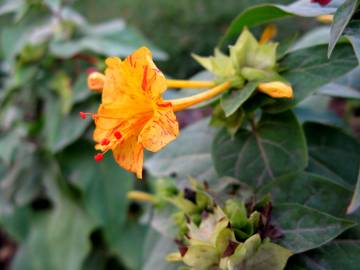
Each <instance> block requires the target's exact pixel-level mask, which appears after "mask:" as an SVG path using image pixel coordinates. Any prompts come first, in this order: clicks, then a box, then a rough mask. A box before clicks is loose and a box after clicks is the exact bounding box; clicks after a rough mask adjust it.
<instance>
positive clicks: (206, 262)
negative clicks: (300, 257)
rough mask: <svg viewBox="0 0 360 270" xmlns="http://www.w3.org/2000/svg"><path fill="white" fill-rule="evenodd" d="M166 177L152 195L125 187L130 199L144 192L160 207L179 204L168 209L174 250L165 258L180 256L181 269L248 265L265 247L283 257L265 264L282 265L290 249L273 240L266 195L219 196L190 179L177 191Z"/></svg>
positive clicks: (275, 231)
mask: <svg viewBox="0 0 360 270" xmlns="http://www.w3.org/2000/svg"><path fill="white" fill-rule="evenodd" d="M169 181H170V180H169ZM169 181H166V180H164V179H162V180H161V181H159V183H160V184H158V185H157V187H156V193H155V195H150V196H151V198H149V197H148V196H149V195H146V194H144V193H139V192H130V193H129V198H131V199H138V200H139V199H141V198H145V197H146V198H147V200H149V201H151V202H153V203H154V204H155V205H156V206H158V207H160V208H161V206H164V204H168V203H170V204H172V205H174V206H175V207H176V208H177V209H178V210H177V212H175V213H174V214H173V215H172V220H173V222H174V223H175V224H176V225H177V227H178V234H177V237H176V240H175V242H176V244H177V246H178V251H177V252H174V253H171V254H169V255H168V256H167V258H166V259H167V260H168V261H175V262H183V263H184V264H185V265H186V267H185V268H182V269H184V270H185V269H188V270H190V269H197V270H199V269H200V270H201V269H203V270H207V269H209V270H210V269H220V270H232V269H252V268H251V267H250V266H251V265H253V264H257V262H258V260H261V259H262V258H260V257H263V255H264V254H263V253H264V252H267V253H269V252H270V253H271V252H275V253H277V254H278V253H279V252H280V253H281V254H283V256H281V258H284V259H281V260H278V261H276V262H271V263H275V264H276V268H269V269H283V267H284V266H285V264H286V260H287V258H288V257H289V256H290V255H291V252H290V251H289V250H287V249H285V248H283V247H281V246H279V245H277V244H275V243H272V242H271V240H273V239H277V238H279V237H281V232H280V230H278V229H277V228H276V227H275V226H274V225H273V224H271V203H270V201H269V198H268V197H264V198H262V200H260V201H256V200H255V199H254V197H251V198H250V200H249V201H243V200H240V199H239V196H236V197H235V196H233V198H232V197H231V196H230V197H227V198H226V200H221V201H217V199H215V198H216V197H217V196H216V194H214V192H213V191H212V190H210V189H209V187H208V185H207V184H202V183H199V182H198V181H196V180H194V179H190V182H191V187H186V188H185V189H183V190H181V191H180V190H178V189H177V188H176V187H175V185H174V184H172V183H171V182H169ZM169 183H170V184H169ZM141 194H142V195H141ZM140 197H141V198H140ZM259 256H260V257H259ZM276 258H279V257H278V256H276ZM248 267H250V268H248Z"/></svg>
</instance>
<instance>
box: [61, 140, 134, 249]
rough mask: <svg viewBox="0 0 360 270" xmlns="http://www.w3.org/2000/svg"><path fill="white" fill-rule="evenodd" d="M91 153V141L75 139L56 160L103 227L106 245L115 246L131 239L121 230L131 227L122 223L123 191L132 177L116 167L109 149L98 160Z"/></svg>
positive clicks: (125, 199) (125, 210)
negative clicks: (99, 161) (103, 156)
mask: <svg viewBox="0 0 360 270" xmlns="http://www.w3.org/2000/svg"><path fill="white" fill-rule="evenodd" d="M94 153H95V151H94V150H93V146H92V145H91V144H89V143H87V142H86V141H79V144H78V145H76V146H72V147H71V148H68V149H66V150H65V152H64V153H63V154H62V155H61V156H60V161H61V165H62V169H63V171H64V174H65V176H66V178H67V179H68V180H70V181H71V183H73V184H74V185H76V186H77V187H78V188H79V189H80V190H81V191H82V192H83V197H84V204H85V208H86V209H87V211H88V212H89V213H90V214H91V215H92V217H93V218H94V219H95V220H96V222H97V223H98V224H99V225H100V226H101V228H103V230H104V232H103V233H104V237H105V240H106V242H107V243H108V245H109V247H110V249H112V250H117V248H118V247H117V245H119V243H118V242H121V243H124V241H126V240H128V241H129V242H131V241H134V240H131V237H130V236H129V235H128V234H127V233H124V230H127V229H129V230H130V229H132V227H130V225H125V221H126V214H127V207H128V200H127V197H126V194H127V192H128V191H129V190H130V188H131V187H132V186H133V183H134V177H133V176H132V175H131V174H130V173H128V172H126V171H125V170H124V169H122V168H120V167H119V165H118V164H117V163H116V162H115V161H114V159H113V157H112V154H111V153H108V154H107V155H106V157H105V158H104V160H102V162H101V163H99V164H97V163H95V161H94V159H93V155H94ZM134 226H135V225H134ZM119 232H122V233H119ZM129 233H131V231H130V232H129ZM114 242H115V243H114Z"/></svg>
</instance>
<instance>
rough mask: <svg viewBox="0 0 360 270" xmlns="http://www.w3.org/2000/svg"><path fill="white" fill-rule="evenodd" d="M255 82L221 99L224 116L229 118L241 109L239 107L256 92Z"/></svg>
mask: <svg viewBox="0 0 360 270" xmlns="http://www.w3.org/2000/svg"><path fill="white" fill-rule="evenodd" d="M256 86H257V82H249V83H247V84H246V85H245V86H244V87H243V88H242V89H238V90H234V91H232V92H231V93H227V94H225V95H224V96H223V97H222V98H221V107H222V108H223V109H224V111H225V116H226V117H229V116H230V115H232V114H233V113H234V112H236V111H237V109H239V108H240V107H241V105H242V104H243V103H244V102H245V101H246V100H247V99H248V98H249V97H250V96H251V94H252V93H254V91H255V90H256Z"/></svg>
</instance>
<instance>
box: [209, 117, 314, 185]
mask: <svg viewBox="0 0 360 270" xmlns="http://www.w3.org/2000/svg"><path fill="white" fill-rule="evenodd" d="M306 152H307V149H306V145H305V139H304V134H303V131H302V128H301V126H300V124H299V122H298V120H297V119H296V117H295V116H294V115H293V114H292V113H291V112H290V111H288V112H285V113H282V114H277V115H269V114H263V115H262V117H261V119H260V121H259V122H258V124H257V125H256V127H255V128H253V130H252V131H248V130H246V129H241V130H239V131H238V133H237V134H236V135H235V137H234V138H231V136H230V135H229V134H228V133H227V132H226V131H225V130H222V131H221V132H220V133H219V134H218V135H217V136H216V138H215V141H214V143H213V160H214V163H215V168H216V170H217V172H218V174H219V175H220V176H233V177H235V178H238V179H239V180H241V181H243V182H246V183H248V184H251V185H252V186H259V185H261V184H262V183H264V181H265V180H268V179H269V178H270V179H271V178H274V177H277V176H280V175H283V174H287V173H289V172H292V171H298V170H302V169H303V168H305V167H306V165H307V154H306Z"/></svg>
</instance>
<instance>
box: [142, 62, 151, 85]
mask: <svg viewBox="0 0 360 270" xmlns="http://www.w3.org/2000/svg"><path fill="white" fill-rule="evenodd" d="M148 68H149V67H148V66H147V65H146V66H145V67H144V74H143V80H142V84H141V88H142V89H143V90H144V91H146V90H147V88H148V79H147V75H148Z"/></svg>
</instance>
